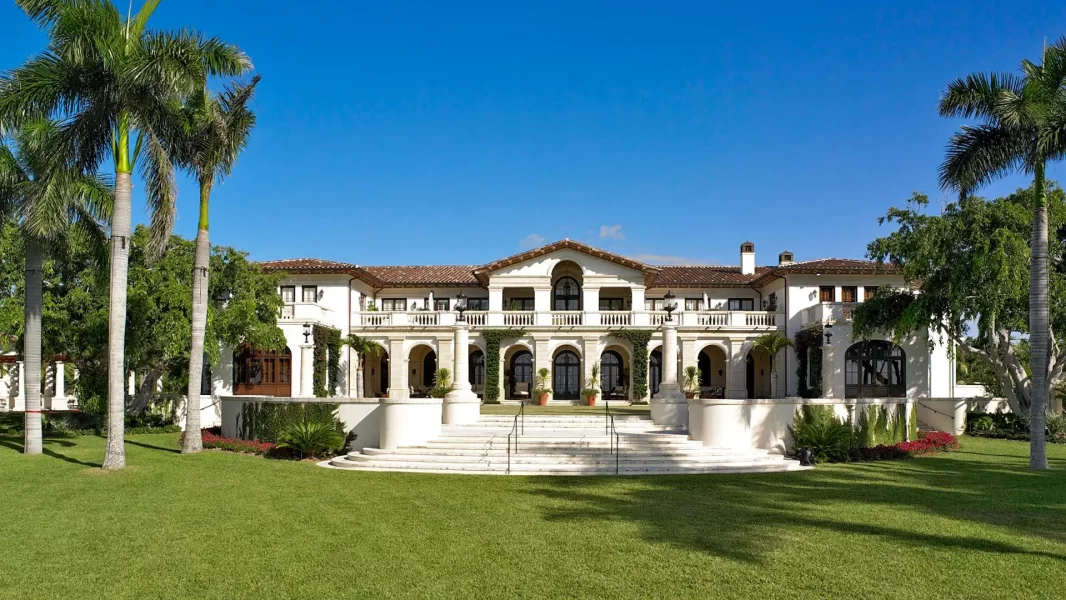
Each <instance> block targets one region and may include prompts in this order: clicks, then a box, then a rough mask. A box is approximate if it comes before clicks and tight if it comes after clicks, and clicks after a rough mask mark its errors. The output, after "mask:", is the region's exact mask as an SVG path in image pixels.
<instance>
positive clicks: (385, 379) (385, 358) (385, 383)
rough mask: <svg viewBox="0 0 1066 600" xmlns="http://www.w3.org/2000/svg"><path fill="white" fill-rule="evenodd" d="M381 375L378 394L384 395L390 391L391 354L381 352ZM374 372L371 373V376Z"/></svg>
mask: <svg viewBox="0 0 1066 600" xmlns="http://www.w3.org/2000/svg"><path fill="white" fill-rule="evenodd" d="M379 368H380V371H379V377H378V393H377V395H379V396H382V397H384V396H385V395H386V394H388V393H389V355H388V354H385V353H384V352H383V353H382V354H381V360H380V361H379ZM372 375H373V373H371V376H372Z"/></svg>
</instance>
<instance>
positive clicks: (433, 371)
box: [407, 344, 437, 398]
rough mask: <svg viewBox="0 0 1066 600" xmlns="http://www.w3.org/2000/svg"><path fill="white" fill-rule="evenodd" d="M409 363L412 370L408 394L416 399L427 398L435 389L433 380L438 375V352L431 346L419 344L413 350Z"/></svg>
mask: <svg viewBox="0 0 1066 600" xmlns="http://www.w3.org/2000/svg"><path fill="white" fill-rule="evenodd" d="M407 363H408V365H409V368H410V373H409V378H408V383H407V388H408V392H409V393H410V394H411V396H412V397H414V398H425V397H426V396H428V395H429V391H430V390H431V389H433V379H434V377H436V375H437V352H436V351H435V350H434V349H433V348H432V347H431V346H428V345H425V344H419V345H417V346H415V347H414V348H411V353H410V355H409V356H408V359H407Z"/></svg>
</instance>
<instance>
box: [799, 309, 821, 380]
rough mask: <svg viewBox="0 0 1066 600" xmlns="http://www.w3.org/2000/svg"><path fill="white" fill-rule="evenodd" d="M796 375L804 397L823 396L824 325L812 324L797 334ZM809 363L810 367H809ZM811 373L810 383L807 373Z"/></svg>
mask: <svg viewBox="0 0 1066 600" xmlns="http://www.w3.org/2000/svg"><path fill="white" fill-rule="evenodd" d="M796 359H797V363H798V364H797V366H796V377H797V378H798V381H797V383H798V384H799V386H798V387H799V394H800V396H803V397H804V398H820V397H821V396H822V326H821V325H812V326H810V327H808V328H806V329H804V330H803V331H800V332H799V333H797V334H796ZM808 363H809V368H808ZM808 372H810V374H811V381H810V385H808V382H807V373H808Z"/></svg>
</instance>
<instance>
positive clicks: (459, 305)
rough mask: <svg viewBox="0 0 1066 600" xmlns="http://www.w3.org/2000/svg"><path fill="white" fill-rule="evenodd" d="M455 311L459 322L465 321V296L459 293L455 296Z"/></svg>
mask: <svg viewBox="0 0 1066 600" xmlns="http://www.w3.org/2000/svg"><path fill="white" fill-rule="evenodd" d="M455 310H456V311H458V312H459V322H460V323H462V322H464V321H466V317H465V316H463V313H464V312H465V311H466V294H464V293H462V292H459V293H458V294H456V295H455Z"/></svg>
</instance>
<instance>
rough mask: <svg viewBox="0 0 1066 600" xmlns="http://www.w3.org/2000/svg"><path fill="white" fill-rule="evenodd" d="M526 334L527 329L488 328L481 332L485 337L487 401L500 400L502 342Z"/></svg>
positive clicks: (487, 402) (491, 402)
mask: <svg viewBox="0 0 1066 600" xmlns="http://www.w3.org/2000/svg"><path fill="white" fill-rule="evenodd" d="M524 335H526V330H525V329H517V328H511V329H486V330H484V331H482V332H481V336H482V337H483V338H485V403H486V404H499V402H500V343H501V342H503V341H504V340H515V339H518V338H520V337H522V336H524Z"/></svg>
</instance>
